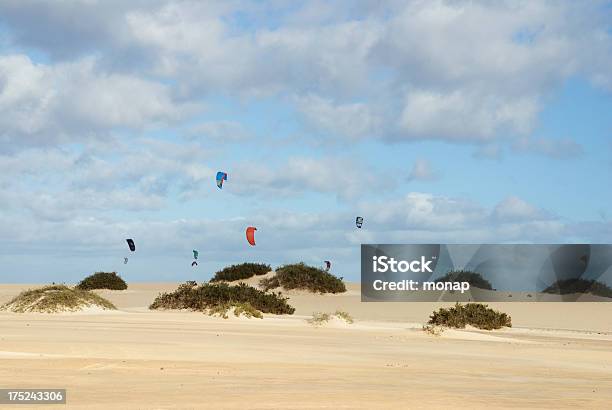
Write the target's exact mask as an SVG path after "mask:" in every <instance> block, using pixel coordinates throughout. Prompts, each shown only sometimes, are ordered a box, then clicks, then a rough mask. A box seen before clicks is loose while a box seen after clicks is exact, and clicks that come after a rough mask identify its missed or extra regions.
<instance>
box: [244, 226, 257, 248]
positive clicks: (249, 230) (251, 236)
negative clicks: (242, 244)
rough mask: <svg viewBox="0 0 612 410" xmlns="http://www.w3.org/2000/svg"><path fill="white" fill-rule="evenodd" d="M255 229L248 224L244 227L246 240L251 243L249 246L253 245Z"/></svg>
mask: <svg viewBox="0 0 612 410" xmlns="http://www.w3.org/2000/svg"><path fill="white" fill-rule="evenodd" d="M256 230H257V228H255V227H254V226H249V227H248V228H247V229H246V238H247V241H249V243H250V244H251V246H255V231H256Z"/></svg>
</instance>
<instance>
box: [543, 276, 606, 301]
mask: <svg viewBox="0 0 612 410" xmlns="http://www.w3.org/2000/svg"><path fill="white" fill-rule="evenodd" d="M542 292H544V293H553V294H556V295H567V294H570V293H584V294H589V293H590V294H591V295H595V296H602V297H606V298H612V288H610V287H609V286H608V285H606V284H605V283H601V282H598V281H596V280H588V279H566V280H559V281H557V282H555V283H553V284H552V285H550V286H549V287H547V288H546V289H544V290H543V291H542Z"/></svg>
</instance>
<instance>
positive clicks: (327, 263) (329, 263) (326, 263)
mask: <svg viewBox="0 0 612 410" xmlns="http://www.w3.org/2000/svg"><path fill="white" fill-rule="evenodd" d="M330 269H331V262H330V261H325V272H329V270H330Z"/></svg>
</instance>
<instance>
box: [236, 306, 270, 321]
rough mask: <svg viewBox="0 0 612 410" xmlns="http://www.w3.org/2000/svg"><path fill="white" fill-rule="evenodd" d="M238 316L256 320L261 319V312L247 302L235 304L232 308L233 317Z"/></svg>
mask: <svg viewBox="0 0 612 410" xmlns="http://www.w3.org/2000/svg"><path fill="white" fill-rule="evenodd" d="M240 315H244V316H246V317H248V318H251V317H256V318H257V319H263V315H262V314H261V312H260V311H259V310H257V309H255V308H254V307H253V306H252V305H251V304H250V303H249V302H244V303H237V304H236V305H235V306H234V316H236V317H238V316H240Z"/></svg>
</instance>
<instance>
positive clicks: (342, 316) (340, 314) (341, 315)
mask: <svg viewBox="0 0 612 410" xmlns="http://www.w3.org/2000/svg"><path fill="white" fill-rule="evenodd" d="M334 316H336V317H339V318H340V319H342V320H344V321H345V322H346V323H348V324H352V323H353V322H354V320H353V317H352V316H351V315H349V314H348V312H344V311H342V310H336V313H334Z"/></svg>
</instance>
